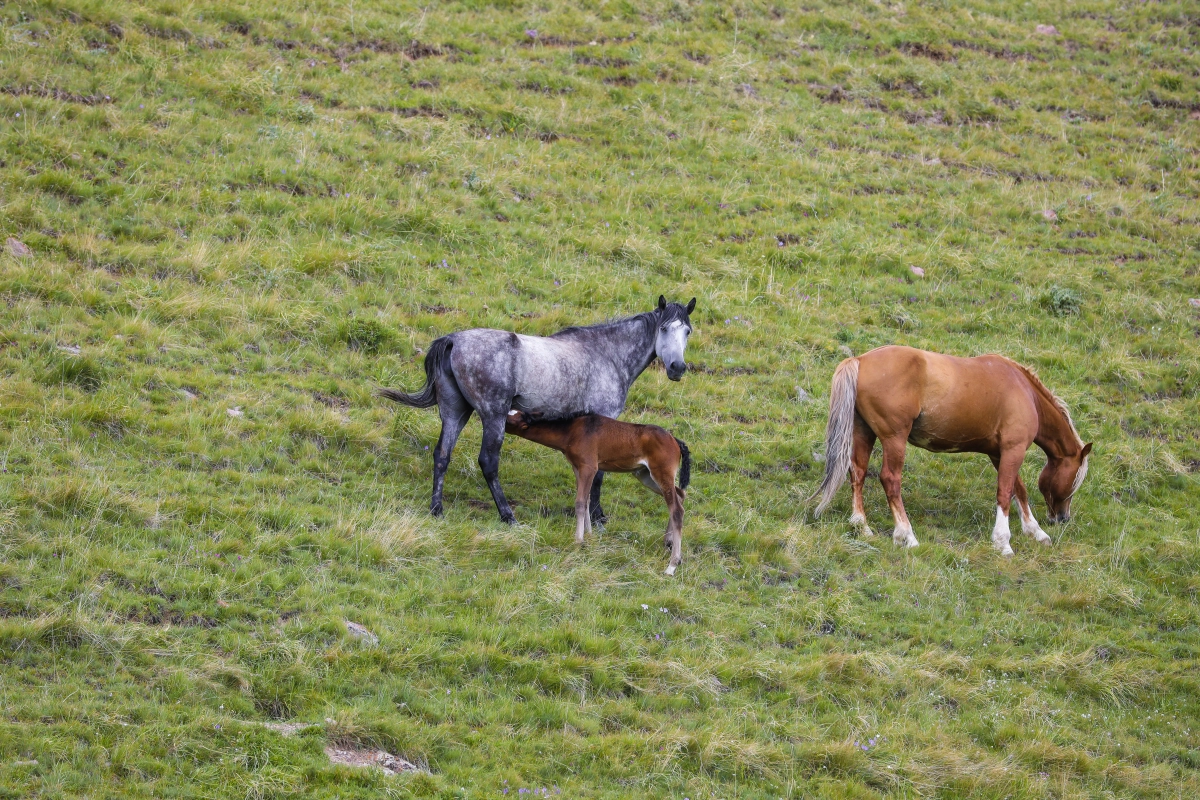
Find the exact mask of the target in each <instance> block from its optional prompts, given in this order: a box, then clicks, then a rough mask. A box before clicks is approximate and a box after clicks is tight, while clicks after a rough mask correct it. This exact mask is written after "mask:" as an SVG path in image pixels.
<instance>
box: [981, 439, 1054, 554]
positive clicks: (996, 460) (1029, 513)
mask: <svg viewBox="0 0 1200 800" xmlns="http://www.w3.org/2000/svg"><path fill="white" fill-rule="evenodd" d="M990 458H991V459H992V466H993V467H995V468H996V472H997V473H999V471H1000V457H999V456H990ZM1024 460H1025V458H1024V454H1023V453H1022V458H1021V461H1024ZM1020 469H1021V465H1020V464H1018V465H1017V470H1018V472H1017V474H1016V476H1015V477H1014V478H1013V499H1014V500H1016V501H1017V510H1018V512H1019V513H1020V514H1021V532H1022V533H1026V534H1028V535H1030V536H1032V537H1033V538H1034V540H1035V541H1036V542H1038V543H1039V544H1044V545H1049V544H1050V537H1049V536H1048V535H1047V534H1046V532H1045V531H1044V530H1042V526H1041V525H1038V521H1037V520H1036V519H1035V518H1034V516H1033V509H1032V508H1030V507H1029V493H1028V492H1027V491H1025V482H1024V481H1022V480H1021V473H1020V471H1019V470H1020ZM996 480H997V481H999V480H1000V478H999V475H997V477H996ZM997 524H999V520H997ZM1007 528H1008V523H1007V521H1006V522H1005V529H1007Z"/></svg>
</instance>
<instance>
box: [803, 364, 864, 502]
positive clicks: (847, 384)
mask: <svg viewBox="0 0 1200 800" xmlns="http://www.w3.org/2000/svg"><path fill="white" fill-rule="evenodd" d="M857 395H858V359H857V358H847V359H846V360H845V361H843V362H842V363H840V364H838V367H837V369H836V370H834V372H833V386H832V388H831V389H830V391H829V423H828V424H827V425H826V426H825V479H824V480H822V481H821V488H820V489H818V490H817V491H816V494H814V495H813V496H812V497H810V498H808V499H809V500H811V499H812V498H813V497H816V496H817V495H818V494H819V495H821V502H820V503H818V504H817V510H816V516H820V515H821V512H822V511H824V510H825V508H826V507H827V506H828V505H829V504H830V503H831V502H833V496H834V495H835V494H836V493H837V490H838V488H839V487H840V486H841V485H842V483H844V482H845V480H846V473H848V472H849V471H850V457H851V455H852V453H853V450H854V401H855V398H856V397H857Z"/></svg>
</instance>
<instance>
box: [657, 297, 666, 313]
mask: <svg viewBox="0 0 1200 800" xmlns="http://www.w3.org/2000/svg"><path fill="white" fill-rule="evenodd" d="M666 307H667V298H665V297H663V296H662V295H661V294H660V295H659V296H658V310H659V311H662V310H663V309H664V308H666Z"/></svg>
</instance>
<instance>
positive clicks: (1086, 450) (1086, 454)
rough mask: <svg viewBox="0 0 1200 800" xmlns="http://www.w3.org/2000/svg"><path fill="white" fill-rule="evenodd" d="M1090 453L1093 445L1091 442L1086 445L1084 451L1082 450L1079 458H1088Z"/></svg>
mask: <svg viewBox="0 0 1200 800" xmlns="http://www.w3.org/2000/svg"><path fill="white" fill-rule="evenodd" d="M1090 452H1092V443H1091V442H1088V443H1087V444H1085V445H1084V446H1083V450H1081V451H1080V452H1079V457H1080V458H1087V457H1088V453H1090Z"/></svg>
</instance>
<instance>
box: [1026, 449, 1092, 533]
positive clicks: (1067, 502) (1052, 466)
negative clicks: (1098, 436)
mask: <svg viewBox="0 0 1200 800" xmlns="http://www.w3.org/2000/svg"><path fill="white" fill-rule="evenodd" d="M1091 452H1092V444H1091V442H1088V443H1087V444H1085V445H1084V446H1083V447H1081V448H1080V449H1079V452H1078V453H1075V454H1074V455H1067V456H1049V457H1048V458H1047V459H1046V466H1045V467H1044V468H1043V469H1042V474H1041V475H1039V476H1038V488H1039V489H1041V490H1042V497H1044V498H1046V508H1047V509H1048V512H1049V514H1050V517H1049V520H1048V521H1049V522H1050V523H1055V522H1066V521H1067V520H1069V519H1070V518H1071V497H1072V496H1073V495H1074V494H1075V492H1076V490H1078V489H1079V486H1080V484H1082V483H1083V479H1084V478H1085V477H1086V476H1087V471H1088V454H1089V453H1091Z"/></svg>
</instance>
